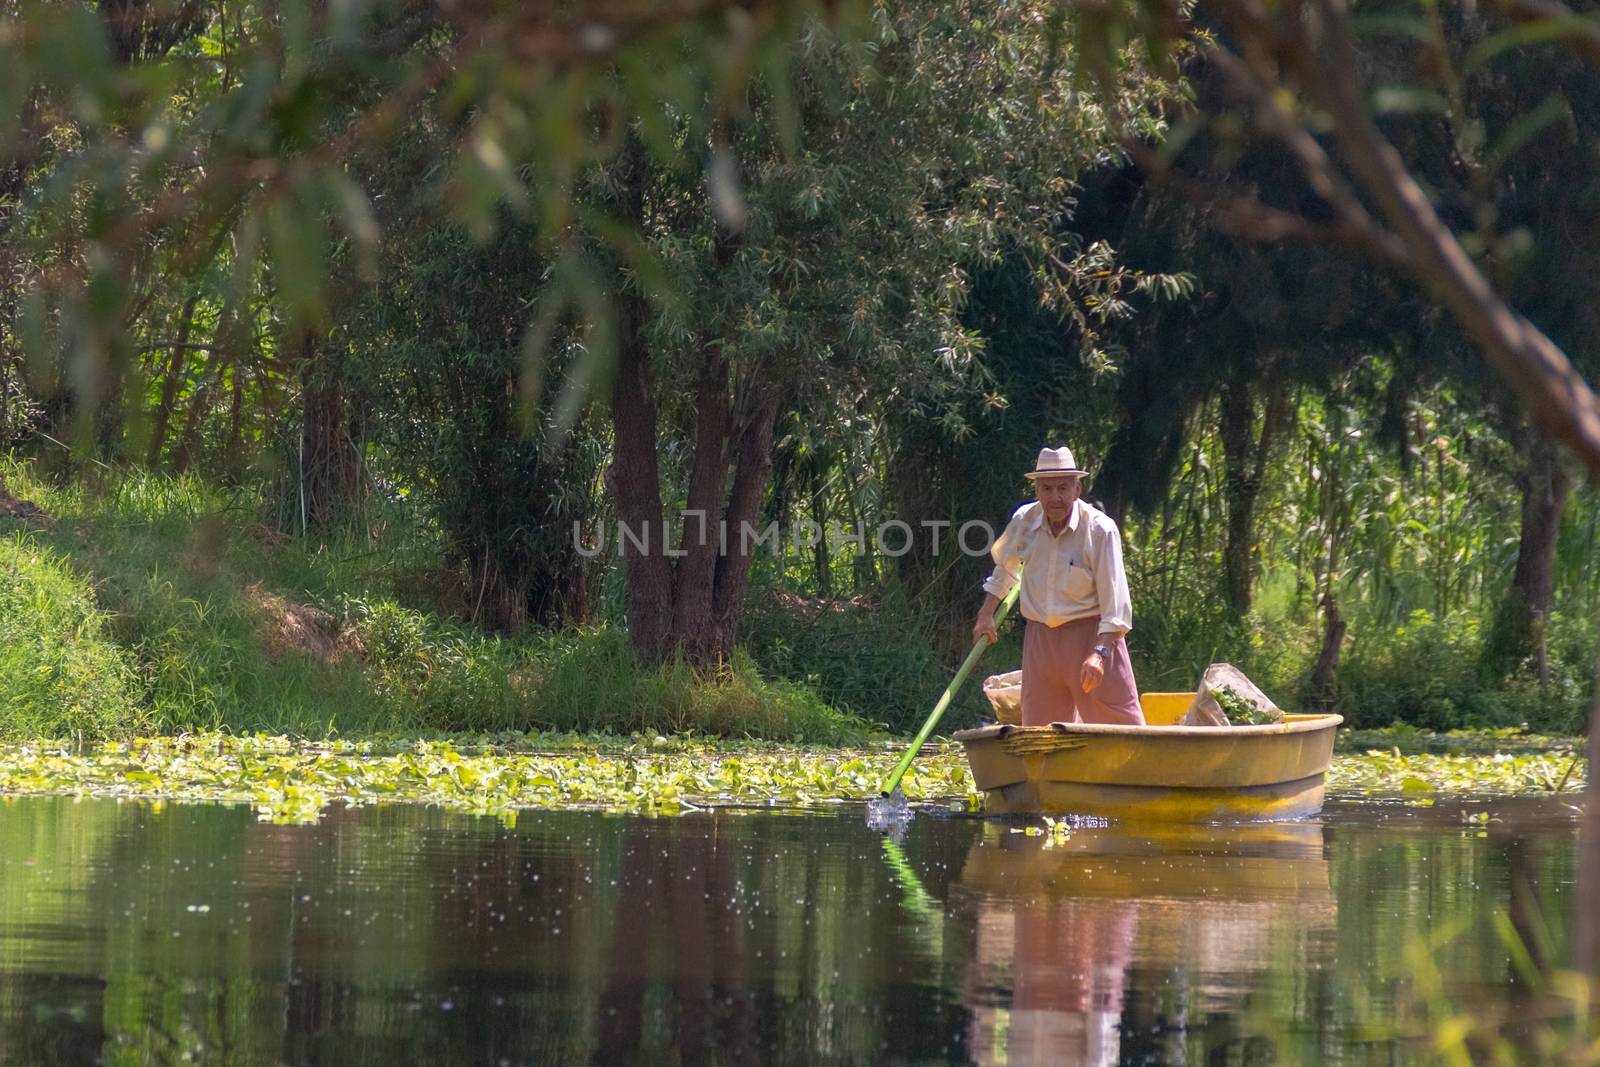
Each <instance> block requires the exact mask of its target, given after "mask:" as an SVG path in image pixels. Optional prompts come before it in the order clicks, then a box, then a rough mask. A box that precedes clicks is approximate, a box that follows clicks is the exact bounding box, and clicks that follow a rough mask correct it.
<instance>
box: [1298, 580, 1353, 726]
mask: <svg viewBox="0 0 1600 1067" xmlns="http://www.w3.org/2000/svg"><path fill="white" fill-rule="evenodd" d="M1322 619H1323V629H1322V651H1321V652H1320V653H1319V654H1318V655H1317V665H1316V667H1315V668H1313V669H1312V671H1311V680H1310V681H1309V682H1308V683H1307V684H1306V704H1307V706H1308V707H1311V708H1321V709H1326V708H1331V707H1333V703H1334V678H1335V675H1336V674H1337V673H1338V670H1339V649H1340V648H1341V647H1342V646H1343V644H1344V634H1345V630H1346V628H1347V625H1346V623H1345V621H1344V617H1343V616H1341V615H1340V614H1339V601H1338V600H1337V599H1335V598H1334V595H1333V590H1332V589H1330V590H1328V591H1327V592H1326V593H1324V594H1323V595H1322Z"/></svg>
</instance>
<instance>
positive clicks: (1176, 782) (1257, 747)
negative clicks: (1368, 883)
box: [955, 693, 1344, 822]
mask: <svg viewBox="0 0 1600 1067" xmlns="http://www.w3.org/2000/svg"><path fill="white" fill-rule="evenodd" d="M1193 699H1194V694H1193V693H1144V694H1141V695H1140V698H1139V702H1140V704H1141V706H1142V707H1143V709H1144V715H1145V722H1146V725H1144V726H1112V725H1106V724H1102V723H1076V722H1075V723H1064V722H1057V723H1051V724H1050V725H1049V726H1010V725H1004V724H1001V725H996V726H984V727H980V728H978V729H976V730H959V731H957V732H956V734H955V739H956V740H957V741H960V742H961V743H962V744H963V745H964V746H965V747H966V751H967V761H968V762H969V763H970V764H971V765H972V777H973V778H974V779H975V780H976V781H977V784H978V788H979V789H981V790H983V793H984V810H985V811H987V812H988V813H989V814H991V815H1036V814H1069V813H1070V814H1077V815H1094V816H1099V817H1101V818H1107V819H1135V820H1155V821H1163V822H1213V821H1219V820H1241V819H1245V820H1249V819H1298V818H1302V817H1304V816H1307V815H1313V814H1315V813H1316V812H1317V811H1319V810H1320V809H1321V808H1322V800H1323V780H1324V777H1325V776H1326V774H1327V772H1328V764H1329V763H1330V762H1331V761H1332V759H1333V735H1334V730H1335V728H1337V727H1338V725H1339V724H1340V723H1341V722H1343V721H1344V719H1343V717H1342V716H1339V715H1292V714H1291V715H1286V716H1284V719H1283V721H1282V722H1277V723H1272V724H1270V725H1266V726H1179V725H1177V722H1178V719H1179V718H1180V717H1181V716H1182V715H1183V712H1184V710H1185V709H1186V708H1187V707H1188V706H1189V702H1190V701H1191V700H1193Z"/></svg>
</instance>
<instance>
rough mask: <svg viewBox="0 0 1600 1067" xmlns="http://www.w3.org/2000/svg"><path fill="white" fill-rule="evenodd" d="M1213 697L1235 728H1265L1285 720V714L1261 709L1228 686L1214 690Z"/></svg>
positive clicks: (1274, 710)
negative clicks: (1269, 724)
mask: <svg viewBox="0 0 1600 1067" xmlns="http://www.w3.org/2000/svg"><path fill="white" fill-rule="evenodd" d="M1211 696H1212V698H1213V699H1214V700H1216V702H1217V705H1218V706H1219V707H1220V708H1222V713H1223V714H1224V715H1226V716H1227V717H1228V722H1230V723H1232V724H1233V725H1234V726H1265V725H1267V724H1268V723H1274V722H1279V721H1281V720H1282V719H1283V712H1281V711H1278V710H1276V709H1273V710H1267V709H1265V708H1259V707H1257V706H1256V705H1254V704H1252V703H1251V702H1250V701H1249V700H1246V699H1245V698H1244V697H1242V696H1240V695H1239V694H1238V693H1235V692H1234V691H1233V690H1232V689H1230V688H1228V687H1227V686H1223V687H1221V688H1219V689H1213V690H1212V691H1211Z"/></svg>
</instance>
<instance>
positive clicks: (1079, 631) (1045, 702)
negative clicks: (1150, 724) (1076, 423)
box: [972, 448, 1144, 726]
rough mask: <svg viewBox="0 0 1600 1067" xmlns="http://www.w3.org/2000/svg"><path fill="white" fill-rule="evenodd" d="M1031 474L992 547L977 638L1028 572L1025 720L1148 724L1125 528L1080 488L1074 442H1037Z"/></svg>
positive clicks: (1020, 602)
mask: <svg viewBox="0 0 1600 1067" xmlns="http://www.w3.org/2000/svg"><path fill="white" fill-rule="evenodd" d="M1034 467H1035V469H1034V470H1032V471H1029V472H1028V474H1027V477H1028V479H1029V480H1030V481H1032V482H1033V488H1034V496H1035V497H1037V498H1038V499H1036V500H1032V501H1029V502H1028V503H1026V504H1024V505H1022V506H1021V507H1020V508H1018V509H1017V510H1016V513H1015V514H1013V515H1012V516H1011V521H1010V522H1009V523H1007V524H1006V529H1005V532H1004V533H1002V534H1001V535H1000V537H999V539H998V540H997V541H995V543H994V547H993V549H992V550H991V554H992V555H993V556H994V562H995V568H994V573H993V574H991V575H990V576H989V578H988V580H987V581H985V582H984V583H983V588H984V590H985V591H986V592H987V593H988V596H986V597H985V598H984V601H983V607H982V608H981V609H979V611H978V621H977V622H976V623H974V624H973V627H972V636H973V638H974V639H977V638H979V637H987V638H988V639H989V640H990V641H993V640H995V638H996V633H995V627H994V612H995V608H997V607H998V606H999V605H1000V601H1001V600H1002V599H1003V598H1004V597H1005V595H1006V594H1007V593H1009V592H1010V591H1011V587H1012V586H1014V585H1015V584H1016V583H1017V575H1018V573H1019V571H1020V573H1021V575H1022V592H1021V593H1020V594H1019V596H1018V598H1017V606H1018V608H1019V609H1020V610H1021V612H1022V617H1023V618H1024V619H1026V620H1027V631H1026V632H1025V633H1024V634H1023V639H1022V722H1023V725H1025V726H1044V725H1047V724H1049V723H1052V722H1103V723H1125V724H1131V725H1138V726H1142V725H1144V712H1142V711H1141V710H1140V709H1139V690H1138V687H1137V685H1136V684H1135V683H1134V679H1133V664H1132V663H1131V662H1130V661H1129V659H1128V647H1127V643H1126V642H1125V641H1124V640H1123V635H1124V634H1126V633H1127V632H1128V631H1129V630H1130V629H1132V628H1133V605H1132V603H1131V601H1130V599H1129V596H1128V576H1127V574H1126V573H1125V572H1124V571H1123V569H1122V534H1121V533H1120V532H1119V531H1118V530H1117V524H1116V523H1114V522H1112V521H1111V517H1110V516H1108V515H1107V514H1106V513H1105V512H1103V511H1101V510H1100V509H1099V508H1096V507H1094V506H1093V505H1091V504H1089V503H1088V502H1087V501H1085V500H1082V499H1081V498H1080V496H1081V494H1082V492H1083V476H1084V475H1085V474H1087V473H1088V472H1087V471H1085V470H1082V469H1080V468H1079V467H1078V465H1077V463H1076V461H1075V460H1074V459H1073V456H1072V450H1071V449H1069V448H1045V449H1042V450H1040V452H1039V459H1038V461H1037V462H1036V463H1035V464H1034Z"/></svg>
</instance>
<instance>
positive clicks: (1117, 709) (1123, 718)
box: [1022, 615, 1144, 726]
mask: <svg viewBox="0 0 1600 1067" xmlns="http://www.w3.org/2000/svg"><path fill="white" fill-rule="evenodd" d="M1099 631H1100V617H1099V616H1098V615H1096V616H1094V617H1093V618H1088V619H1074V620H1073V621H1072V622H1064V623H1062V624H1061V625H1060V626H1046V625H1045V624H1044V623H1042V622H1034V621H1033V620H1032V619H1029V620H1028V627H1027V630H1026V631H1025V632H1024V633H1023V635H1022V724H1023V725H1024V726H1047V725H1049V724H1050V723H1053V722H1113V723H1126V724H1131V725H1134V726H1143V725H1144V712H1143V711H1141V710H1140V709H1139V687H1138V686H1137V685H1136V684H1135V682H1134V680H1133V663H1132V662H1131V661H1130V660H1129V659H1128V646H1127V644H1126V642H1124V641H1123V640H1122V637H1121V636H1120V635H1118V636H1115V637H1113V636H1112V635H1110V634H1104V635H1102V634H1101V633H1100V632H1099ZM1095 645H1105V646H1106V647H1107V648H1109V649H1110V650H1111V660H1110V662H1108V663H1107V664H1106V665H1105V670H1106V676H1105V677H1104V678H1103V679H1101V681H1100V684H1099V685H1097V686H1095V690H1094V692H1092V693H1085V692H1084V691H1083V682H1082V676H1083V661H1084V660H1085V659H1087V658H1088V657H1089V652H1090V650H1091V649H1093V648H1094V646H1095Z"/></svg>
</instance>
